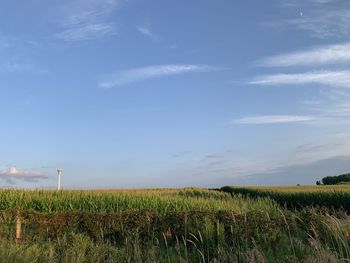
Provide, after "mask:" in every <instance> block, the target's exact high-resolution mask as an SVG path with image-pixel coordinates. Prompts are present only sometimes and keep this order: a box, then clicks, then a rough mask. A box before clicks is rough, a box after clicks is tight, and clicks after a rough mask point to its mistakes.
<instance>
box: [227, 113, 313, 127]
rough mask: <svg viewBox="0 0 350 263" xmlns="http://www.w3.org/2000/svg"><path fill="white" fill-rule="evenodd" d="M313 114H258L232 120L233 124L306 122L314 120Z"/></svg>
mask: <svg viewBox="0 0 350 263" xmlns="http://www.w3.org/2000/svg"><path fill="white" fill-rule="evenodd" d="M316 119H317V118H316V117H313V116H300V115H259V116H248V117H243V118H239V119H234V120H232V123H233V124H251V125H261V124H281V123H295V122H308V121H313V120H316Z"/></svg>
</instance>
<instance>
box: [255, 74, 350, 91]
mask: <svg viewBox="0 0 350 263" xmlns="http://www.w3.org/2000/svg"><path fill="white" fill-rule="evenodd" d="M248 84H253V85H272V86H276V85H301V84H320V85H325V86H331V87H342V88H350V71H347V70H344V71H313V72H306V73H298V74H274V75H264V76H260V77H256V78H255V79H254V80H252V81H249V82H248Z"/></svg>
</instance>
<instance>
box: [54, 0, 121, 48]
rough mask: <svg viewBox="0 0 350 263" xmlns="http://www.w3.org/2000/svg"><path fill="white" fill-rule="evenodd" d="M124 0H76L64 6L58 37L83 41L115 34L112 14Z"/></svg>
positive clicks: (56, 35)
mask: <svg viewBox="0 0 350 263" xmlns="http://www.w3.org/2000/svg"><path fill="white" fill-rule="evenodd" d="M121 2H122V0H74V1H71V2H69V3H68V4H67V5H66V6H64V8H63V18H62V21H61V22H60V24H61V29H62V30H61V32H59V33H57V34H55V37H56V38H59V39H62V40H65V41H82V40H90V39H96V38H103V37H106V36H111V35H115V34H116V33H117V32H116V27H115V24H114V23H113V22H112V21H111V15H112V14H113V12H114V11H115V10H116V9H117V8H118V7H119V6H120V4H121Z"/></svg>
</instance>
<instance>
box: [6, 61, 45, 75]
mask: <svg viewBox="0 0 350 263" xmlns="http://www.w3.org/2000/svg"><path fill="white" fill-rule="evenodd" d="M0 72H1V73H30V74H37V75H41V74H46V73H48V70H47V69H44V68H42V67H40V66H38V65H37V64H35V63H30V62H8V63H3V64H0Z"/></svg>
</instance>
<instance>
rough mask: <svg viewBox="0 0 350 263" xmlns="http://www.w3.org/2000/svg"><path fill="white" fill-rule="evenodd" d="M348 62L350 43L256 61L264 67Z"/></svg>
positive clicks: (349, 59)
mask: <svg viewBox="0 0 350 263" xmlns="http://www.w3.org/2000/svg"><path fill="white" fill-rule="evenodd" d="M348 62H350V43H345V44H338V45H329V46H324V47H317V48H312V49H310V50H306V51H299V52H293V53H288V54H282V55H279V56H273V57H268V58H265V59H263V60H261V61H259V62H258V65H260V66H266V67H289V66H319V65H328V64H337V63H348Z"/></svg>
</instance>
